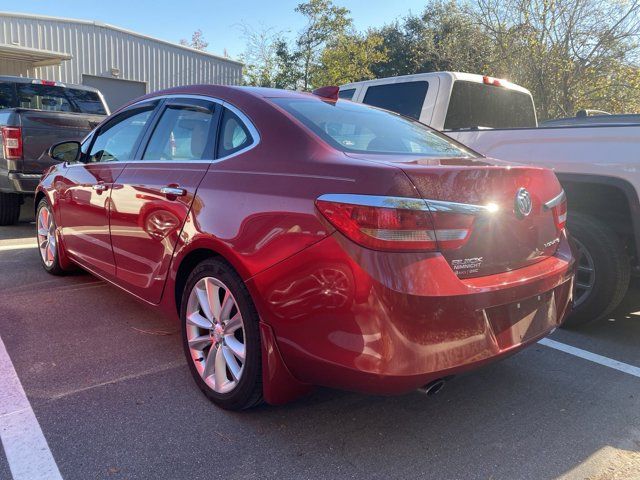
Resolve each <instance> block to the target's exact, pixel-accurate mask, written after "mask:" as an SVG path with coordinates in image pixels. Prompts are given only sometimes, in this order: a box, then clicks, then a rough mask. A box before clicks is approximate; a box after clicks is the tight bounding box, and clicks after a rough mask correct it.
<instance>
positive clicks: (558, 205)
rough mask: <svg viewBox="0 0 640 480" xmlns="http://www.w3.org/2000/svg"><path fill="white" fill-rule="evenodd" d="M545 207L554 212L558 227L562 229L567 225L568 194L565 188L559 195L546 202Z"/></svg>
mask: <svg viewBox="0 0 640 480" xmlns="http://www.w3.org/2000/svg"><path fill="white" fill-rule="evenodd" d="M544 207H545V208H546V209H547V210H549V209H550V210H551V211H552V212H553V221H554V222H555V224H556V228H557V229H558V230H559V231H562V230H563V229H564V227H565V226H566V225H567V196H566V195H565V193H564V190H563V191H562V192H560V194H559V195H558V196H556V197H555V198H553V199H551V200H549V201H548V202H547V203H545V204H544Z"/></svg>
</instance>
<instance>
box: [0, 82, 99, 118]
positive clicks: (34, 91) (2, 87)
mask: <svg viewBox="0 0 640 480" xmlns="http://www.w3.org/2000/svg"><path fill="white" fill-rule="evenodd" d="M0 108H32V109H34V110H45V111H52V112H74V113H92V114H97V115H106V114H107V111H106V110H105V107H104V105H103V103H102V101H101V100H100V96H99V95H98V94H97V93H96V92H94V91H91V90H80V89H76V88H67V87H59V86H55V85H40V84H35V83H11V82H0Z"/></svg>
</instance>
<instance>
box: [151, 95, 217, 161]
mask: <svg viewBox="0 0 640 480" xmlns="http://www.w3.org/2000/svg"><path fill="white" fill-rule="evenodd" d="M212 126H213V111H212V110H211V111H207V110H206V109H204V108H201V107H198V108H194V109H191V108H185V107H172V106H169V107H168V108H167V109H166V110H165V111H164V112H163V114H162V117H161V118H160V121H159V122H158V125H157V126H156V128H155V130H154V132H153V135H151V139H150V140H149V145H148V146H147V149H146V151H145V153H144V156H143V157H142V159H143V160H202V159H210V158H212V156H211V154H210V153H209V152H208V151H207V145H208V144H209V140H210V139H211V131H212Z"/></svg>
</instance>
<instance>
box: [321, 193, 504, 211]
mask: <svg viewBox="0 0 640 480" xmlns="http://www.w3.org/2000/svg"><path fill="white" fill-rule="evenodd" d="M318 200H321V201H322V200H324V201H326V202H338V203H347V204H350V205H364V206H367V207H382V208H403V209H406V210H423V211H431V212H447V213H464V214H467V215H478V214H484V213H492V212H494V211H495V208H492V207H489V206H484V205H472V204H468V203H457V202H446V201H443V200H423V199H421V198H409V197H385V196H379V195H358V194H348V193H329V194H325V195H321V196H319V197H318Z"/></svg>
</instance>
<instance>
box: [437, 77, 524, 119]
mask: <svg viewBox="0 0 640 480" xmlns="http://www.w3.org/2000/svg"><path fill="white" fill-rule="evenodd" d="M535 126H536V111H535V107H534V106H533V99H532V98H531V96H530V95H529V94H527V93H525V92H520V91H518V90H513V89H510V88H504V87H497V86H494V85H485V84H484V83H476V82H467V81H460V80H458V81H456V82H455V83H454V84H453V88H452V89H451V97H450V99H449V108H448V110H447V117H446V119H445V121H444V128H445V129H446V130H456V129H463V128H482V127H485V128H518V127H520V128H524V127H535Z"/></svg>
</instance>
